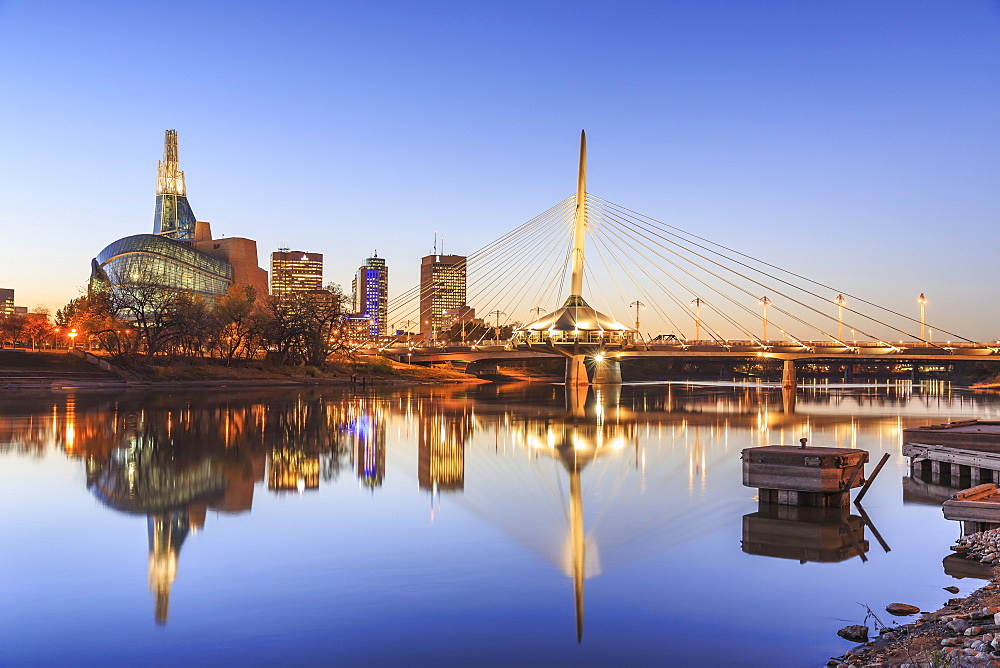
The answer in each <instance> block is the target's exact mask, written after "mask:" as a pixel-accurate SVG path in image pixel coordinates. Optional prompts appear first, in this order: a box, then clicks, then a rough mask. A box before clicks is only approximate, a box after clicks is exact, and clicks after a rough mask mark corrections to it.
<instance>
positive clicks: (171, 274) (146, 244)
mask: <svg viewBox="0 0 1000 668" xmlns="http://www.w3.org/2000/svg"><path fill="white" fill-rule="evenodd" d="M94 265H95V266H94V273H95V275H97V277H98V278H100V279H101V280H103V281H105V282H106V283H107V284H108V285H109V286H110V287H112V288H115V287H118V286H119V285H123V284H128V283H147V284H151V285H156V286H160V287H164V288H170V289H174V290H191V291H193V292H200V293H202V294H206V295H216V294H220V293H224V292H226V291H227V290H228V289H229V285H230V284H231V283H232V279H233V267H232V265H230V264H229V263H228V262H225V261H224V260H218V259H216V258H214V257H211V256H209V255H206V254H205V253H202V252H200V251H197V250H195V249H194V248H191V246H190V245H188V244H186V243H183V242H180V241H174V240H173V239H168V238H166V237H162V236H157V235H155V234H136V235H133V236H130V237H124V238H122V239H119V240H117V241H115V242H112V243H111V244H110V245H108V246H107V248H105V249H104V250H102V251H101V252H100V254H99V255H98V256H97V258H96V259H95V261H94Z"/></svg>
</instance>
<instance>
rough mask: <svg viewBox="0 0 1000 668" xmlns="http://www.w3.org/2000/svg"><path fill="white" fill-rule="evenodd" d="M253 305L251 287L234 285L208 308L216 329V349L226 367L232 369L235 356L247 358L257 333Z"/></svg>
mask: <svg viewBox="0 0 1000 668" xmlns="http://www.w3.org/2000/svg"><path fill="white" fill-rule="evenodd" d="M256 302H257V291H256V290H255V289H254V288H253V287H252V286H250V285H238V284H234V285H232V286H230V288H229V291H228V292H227V293H226V294H224V295H219V296H218V297H217V298H216V299H215V303H214V304H213V305H212V313H213V314H214V315H215V318H216V319H217V320H218V323H219V325H220V328H219V334H218V339H217V341H216V345H217V347H218V349H219V352H220V353H221V355H222V357H223V359H225V360H226V366H232V363H233V357H235V356H236V354H237V353H238V352H242V353H243V355H244V356H248V351H249V349H250V348H251V346H252V339H253V336H254V334H255V330H256V329H257V320H256V319H255V318H254V317H253V316H254V305H255V304H256Z"/></svg>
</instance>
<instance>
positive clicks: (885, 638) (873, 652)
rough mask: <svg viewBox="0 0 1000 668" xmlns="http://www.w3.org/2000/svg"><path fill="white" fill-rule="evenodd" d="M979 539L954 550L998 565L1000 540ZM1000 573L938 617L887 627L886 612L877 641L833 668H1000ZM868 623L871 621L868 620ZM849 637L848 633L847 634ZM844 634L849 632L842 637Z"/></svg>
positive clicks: (834, 662)
mask: <svg viewBox="0 0 1000 668" xmlns="http://www.w3.org/2000/svg"><path fill="white" fill-rule="evenodd" d="M989 533H990V532H984V534H983V535H979V534H973V535H972V536H967V537H965V538H962V539H961V540H960V541H959V543H958V544H957V545H954V546H953V547H952V549H954V550H955V551H956V552H958V553H964V554H965V556H966V558H969V559H976V560H980V561H982V562H983V563H988V564H996V563H997V562H998V561H1000V559H998V557H997V554H996V553H995V552H994V550H996V537H995V536H990V535H987V534H989ZM998 574H1000V570H998V569H996V568H994V571H993V580H992V581H991V582H990V583H989V584H986V585H984V586H982V587H980V588H979V589H977V590H976V591H974V592H972V593H971V594H969V595H968V596H965V597H960V598H952V599H949V600H948V602H947V603H946V604H945V605H944V606H943V607H941V608H940V609H938V610H936V611H935V612H924V613H922V614H921V616H920V618H919V619H917V620H916V621H914V622H912V623H909V624H904V625H901V626H897V625H895V623H893V625H891V626H886V625H885V624H884V619H886V618H889V617H891V616H892V615H891V613H889V612H885V613H884V616H883V617H882V618H879V616H878V614H871V615H869V619H871V618H874V623H873V626H874V627H875V630H877V631H879V635H878V637H877V638H875V639H874V640H871V641H869V642H866V643H865V644H863V645H858V646H857V647H855V648H854V649H853V650H851V651H849V652H845V653H844V654H843V655H841V656H839V657H834V658H832V659H830V660H829V661H828V662H827V666H831V667H832V666H837V667H838V668H845V667H847V666H912V667H913V668H916V667H917V666H1000V582H998ZM866 621H867V620H866ZM844 630H845V631H846V630H847V629H844ZM842 632H843V631H842Z"/></svg>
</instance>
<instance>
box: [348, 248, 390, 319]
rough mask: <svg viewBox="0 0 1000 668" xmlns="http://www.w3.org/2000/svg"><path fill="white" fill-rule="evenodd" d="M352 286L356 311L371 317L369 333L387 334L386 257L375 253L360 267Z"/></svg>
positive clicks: (387, 290) (387, 275)
mask: <svg viewBox="0 0 1000 668" xmlns="http://www.w3.org/2000/svg"><path fill="white" fill-rule="evenodd" d="M351 288H352V289H353V291H354V311H355V312H356V313H357V314H358V315H362V316H367V317H368V318H370V322H371V324H370V325H369V329H368V331H369V334H370V335H371V336H372V337H373V338H374V337H376V336H385V335H387V334H388V333H389V330H388V327H387V326H386V324H387V319H388V316H389V268H388V267H386V266H385V259H384V258H380V257H379V256H378V253H373V254H372V257H370V258H368V259H366V260H365V263H364V264H363V265H361V266H360V267H358V271H357V273H356V274H354V281H352V282H351Z"/></svg>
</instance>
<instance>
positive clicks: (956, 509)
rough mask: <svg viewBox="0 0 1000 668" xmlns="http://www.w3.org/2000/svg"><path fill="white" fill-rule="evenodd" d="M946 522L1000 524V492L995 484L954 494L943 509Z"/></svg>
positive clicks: (979, 486) (977, 486) (978, 486)
mask: <svg viewBox="0 0 1000 668" xmlns="http://www.w3.org/2000/svg"><path fill="white" fill-rule="evenodd" d="M942 510H943V511H944V518H945V519H946V520H958V521H961V522H977V523H986V524H994V525H997V524H1000V490H998V489H997V486H996V485H995V484H993V483H987V484H985V485H976V486H975V487H970V488H969V489H963V490H961V491H959V492H955V493H954V494H952V496H951V498H950V499H948V500H947V501H945V502H944V505H943V507H942Z"/></svg>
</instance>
